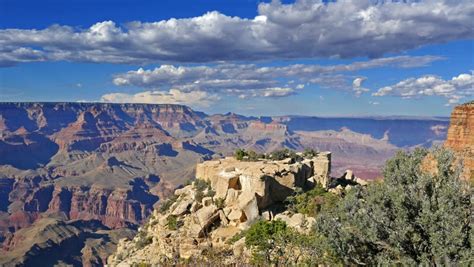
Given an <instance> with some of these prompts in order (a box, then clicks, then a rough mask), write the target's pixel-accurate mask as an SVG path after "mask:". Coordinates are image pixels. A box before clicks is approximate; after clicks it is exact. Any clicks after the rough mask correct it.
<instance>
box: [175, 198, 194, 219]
mask: <svg viewBox="0 0 474 267" xmlns="http://www.w3.org/2000/svg"><path fill="white" fill-rule="evenodd" d="M191 204H193V200H192V199H191V198H185V199H181V200H179V201H178V202H177V205H176V206H175V208H174V209H173V212H172V213H171V214H173V215H175V216H179V215H183V214H184V213H186V212H187V211H189V208H190V207H191Z"/></svg>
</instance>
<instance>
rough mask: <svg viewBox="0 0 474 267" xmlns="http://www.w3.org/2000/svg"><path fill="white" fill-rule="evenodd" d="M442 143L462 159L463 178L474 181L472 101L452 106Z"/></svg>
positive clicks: (473, 107)
mask: <svg viewBox="0 0 474 267" xmlns="http://www.w3.org/2000/svg"><path fill="white" fill-rule="evenodd" d="M444 145H445V147H447V148H450V149H452V150H453V151H454V152H455V153H456V155H457V156H458V158H459V159H460V160H461V161H462V164H463V174H462V175H463V178H464V179H466V180H469V179H470V180H471V181H474V101H471V102H469V103H466V104H463V105H460V106H457V107H455V108H454V110H453V112H452V113H451V123H450V125H449V129H448V137H447V140H446V143H445V144H444Z"/></svg>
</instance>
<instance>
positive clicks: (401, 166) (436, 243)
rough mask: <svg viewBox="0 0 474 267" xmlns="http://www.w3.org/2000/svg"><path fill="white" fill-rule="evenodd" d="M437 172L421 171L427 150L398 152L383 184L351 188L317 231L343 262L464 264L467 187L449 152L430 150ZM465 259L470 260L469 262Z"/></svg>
mask: <svg viewBox="0 0 474 267" xmlns="http://www.w3.org/2000/svg"><path fill="white" fill-rule="evenodd" d="M430 153H431V155H433V156H434V158H436V160H437V162H438V164H437V165H438V169H437V174H434V175H433V174H429V173H427V172H425V171H422V169H421V163H422V161H423V160H424V159H425V158H426V155H427V154H428V151H427V150H425V149H416V150H414V151H413V152H411V153H408V152H398V153H397V155H396V156H395V157H394V158H393V159H391V160H389V161H388V162H387V164H386V166H385V168H384V171H383V173H384V182H383V183H372V184H369V185H368V186H367V187H360V188H355V189H353V190H351V191H349V193H348V194H347V195H346V196H345V198H344V200H343V201H341V202H340V203H339V204H338V205H337V206H336V208H335V209H334V210H333V211H330V212H327V213H325V214H322V215H321V217H320V218H319V219H318V222H317V223H316V226H317V230H318V231H319V232H320V233H321V234H323V235H324V236H325V237H326V239H327V240H328V242H329V245H330V247H331V249H332V250H333V251H334V252H335V254H336V255H339V258H340V260H341V261H342V262H344V264H347V265H354V264H355V265H359V264H362V265H424V266H428V265H429V266H436V265H458V264H460V265H462V264H461V263H464V264H466V265H469V264H471V263H472V255H473V250H472V246H473V245H474V244H473V243H472V242H473V241H472V240H473V232H472V231H473V230H472V229H473V228H472V218H473V217H472V215H473V209H472V203H471V199H472V196H473V195H472V191H471V188H469V187H468V186H467V185H466V184H464V183H463V181H461V180H460V179H459V173H460V169H459V168H456V167H453V162H454V161H453V155H452V153H451V152H448V151H446V150H442V149H436V150H433V151H431V152H430ZM468 262H470V263H468Z"/></svg>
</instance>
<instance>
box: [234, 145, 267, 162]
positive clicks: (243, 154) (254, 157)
mask: <svg viewBox="0 0 474 267" xmlns="http://www.w3.org/2000/svg"><path fill="white" fill-rule="evenodd" d="M234 157H235V158H236V159H237V160H241V161H242V160H245V161H258V160H260V159H263V158H265V155H264V154H258V153H257V152H255V151H253V150H249V151H246V150H245V149H240V148H239V149H237V150H236V151H235V152H234Z"/></svg>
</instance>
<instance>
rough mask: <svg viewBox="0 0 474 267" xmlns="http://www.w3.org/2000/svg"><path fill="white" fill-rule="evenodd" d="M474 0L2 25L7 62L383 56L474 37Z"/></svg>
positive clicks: (276, 6) (0, 43) (307, 1)
mask: <svg viewBox="0 0 474 267" xmlns="http://www.w3.org/2000/svg"><path fill="white" fill-rule="evenodd" d="M473 17H474V2H473V1H472V0H457V1H452V0H421V1H371V0H345V1H337V2H329V3H324V2H323V1H322V0H297V1H296V3H292V4H282V3H280V2H279V1H273V2H271V3H260V4H259V5H258V15H257V16H256V17H255V18H253V19H246V18H240V17H231V16H226V15H224V14H221V13H219V12H216V11H214V12H208V13H206V14H204V15H202V16H198V17H193V18H185V19H174V18H172V19H168V20H162V21H158V22H146V23H145V22H138V21H136V22H131V23H128V24H126V25H125V26H122V27H121V26H118V25H117V24H116V23H114V22H112V21H104V22H98V23H96V24H94V25H92V26H91V27H89V28H86V29H77V28H73V27H70V26H61V25H53V26H50V27H48V28H45V29H40V30H36V29H3V30H0V65H4V66H5V65H14V64H17V63H21V62H30V61H56V60H68V61H86V62H109V63H133V64H145V63H153V62H154V63H157V62H159V63H161V62H217V61H234V60H237V61H240V60H261V59H291V58H326V57H341V58H353V57H380V56H382V55H384V54H387V53H396V52H401V51H406V50H408V49H413V48H417V47H420V46H423V45H428V44H434V43H445V42H448V41H452V40H460V39H469V38H473V37H474V27H472V18H473Z"/></svg>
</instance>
